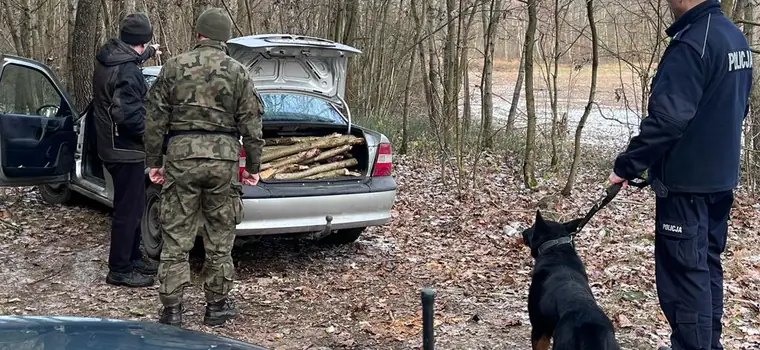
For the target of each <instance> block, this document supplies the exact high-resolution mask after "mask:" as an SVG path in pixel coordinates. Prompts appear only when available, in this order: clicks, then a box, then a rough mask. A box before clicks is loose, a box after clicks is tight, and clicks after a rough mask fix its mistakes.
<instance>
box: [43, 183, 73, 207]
mask: <svg viewBox="0 0 760 350" xmlns="http://www.w3.org/2000/svg"><path fill="white" fill-rule="evenodd" d="M37 189H38V190H39V191H40V195H41V196H42V199H43V200H45V202H48V203H50V204H68V203H70V202H71V197H72V196H73V194H74V193H73V192H74V191H72V190H71V187H69V184H68V183H65V182H64V183H58V184H44V185H40V186H37Z"/></svg>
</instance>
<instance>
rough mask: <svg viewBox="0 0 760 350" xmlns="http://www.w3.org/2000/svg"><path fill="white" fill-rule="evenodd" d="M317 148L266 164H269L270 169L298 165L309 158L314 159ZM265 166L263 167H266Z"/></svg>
mask: <svg viewBox="0 0 760 350" xmlns="http://www.w3.org/2000/svg"><path fill="white" fill-rule="evenodd" d="M319 152H320V151H319V148H312V149H310V150H308V151H303V152H300V153H297V154H294V155H292V156H287V157H284V158H280V159H277V160H276V161H275V162H272V163H266V164H271V165H272V168H281V167H283V166H286V165H289V164H299V163H302V162H304V161H305V160H307V159H309V158H314V157H316V156H317V155H319ZM266 164H265V165H266Z"/></svg>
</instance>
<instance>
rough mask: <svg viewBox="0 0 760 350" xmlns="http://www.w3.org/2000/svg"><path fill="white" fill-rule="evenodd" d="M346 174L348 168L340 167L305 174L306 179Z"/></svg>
mask: <svg viewBox="0 0 760 350" xmlns="http://www.w3.org/2000/svg"><path fill="white" fill-rule="evenodd" d="M348 174H349V171H348V169H346V168H342V169H335V170H330V171H325V172H323V173H319V174H314V175H311V176H307V177H306V179H307V180H315V179H324V178H329V177H341V176H346V175H348Z"/></svg>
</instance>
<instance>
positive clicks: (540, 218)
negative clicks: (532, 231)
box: [535, 210, 549, 229]
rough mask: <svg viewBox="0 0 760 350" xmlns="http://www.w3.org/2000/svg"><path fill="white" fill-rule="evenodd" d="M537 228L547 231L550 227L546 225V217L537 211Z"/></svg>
mask: <svg viewBox="0 0 760 350" xmlns="http://www.w3.org/2000/svg"><path fill="white" fill-rule="evenodd" d="M535 225H536V226H535V227H536V228H539V227H540V228H542V229H547V228H548V227H549V226H548V225H547V224H546V221H545V220H544V217H543V216H542V215H541V210H536V224H535Z"/></svg>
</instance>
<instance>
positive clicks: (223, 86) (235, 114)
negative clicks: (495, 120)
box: [145, 40, 264, 174]
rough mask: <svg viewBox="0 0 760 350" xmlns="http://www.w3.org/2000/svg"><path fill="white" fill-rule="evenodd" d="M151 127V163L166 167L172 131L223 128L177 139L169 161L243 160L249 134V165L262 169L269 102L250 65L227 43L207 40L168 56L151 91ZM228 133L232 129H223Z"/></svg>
mask: <svg viewBox="0 0 760 350" xmlns="http://www.w3.org/2000/svg"><path fill="white" fill-rule="evenodd" d="M146 109H147V118H146V120H145V123H146V131H145V149H146V153H147V155H146V162H147V165H148V167H151V168H158V167H161V146H162V145H163V142H164V136H165V134H166V132H167V131H198V130H205V131H209V132H219V134H196V135H178V136H174V137H172V138H171V140H170V141H169V145H168V147H167V150H166V155H165V160H167V161H169V160H180V159H193V158H203V159H218V160H238V159H239V157H240V142H239V141H238V138H237V137H233V136H230V135H228V134H230V133H238V134H239V135H241V136H242V137H243V148H244V149H245V154H246V163H245V164H246V165H245V166H246V170H248V172H249V173H251V174H256V173H258V172H259V166H260V158H261V150H262V148H263V147H264V140H263V138H262V137H261V114H262V112H263V105H262V102H261V98H260V97H259V95H258V94H257V93H256V90H255V89H254V86H253V81H252V80H251V78H250V74H249V73H248V70H246V68H245V67H244V66H243V65H242V64H241V63H240V62H238V61H236V60H234V59H233V58H231V57H229V56H228V55H227V46H226V44H224V43H223V42H220V41H213V40H204V41H201V42H200V43H198V44H197V45H196V46H195V47H194V49H193V50H192V51H190V52H186V53H184V54H181V55H178V56H175V57H173V58H171V59H169V60H167V61H166V64H164V66H163V67H162V68H161V72H160V73H159V74H158V77H157V78H156V81H155V82H154V84H153V85H152V86H151V88H150V90H149V91H148V96H147V103H146ZM223 133H227V134H223Z"/></svg>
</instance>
